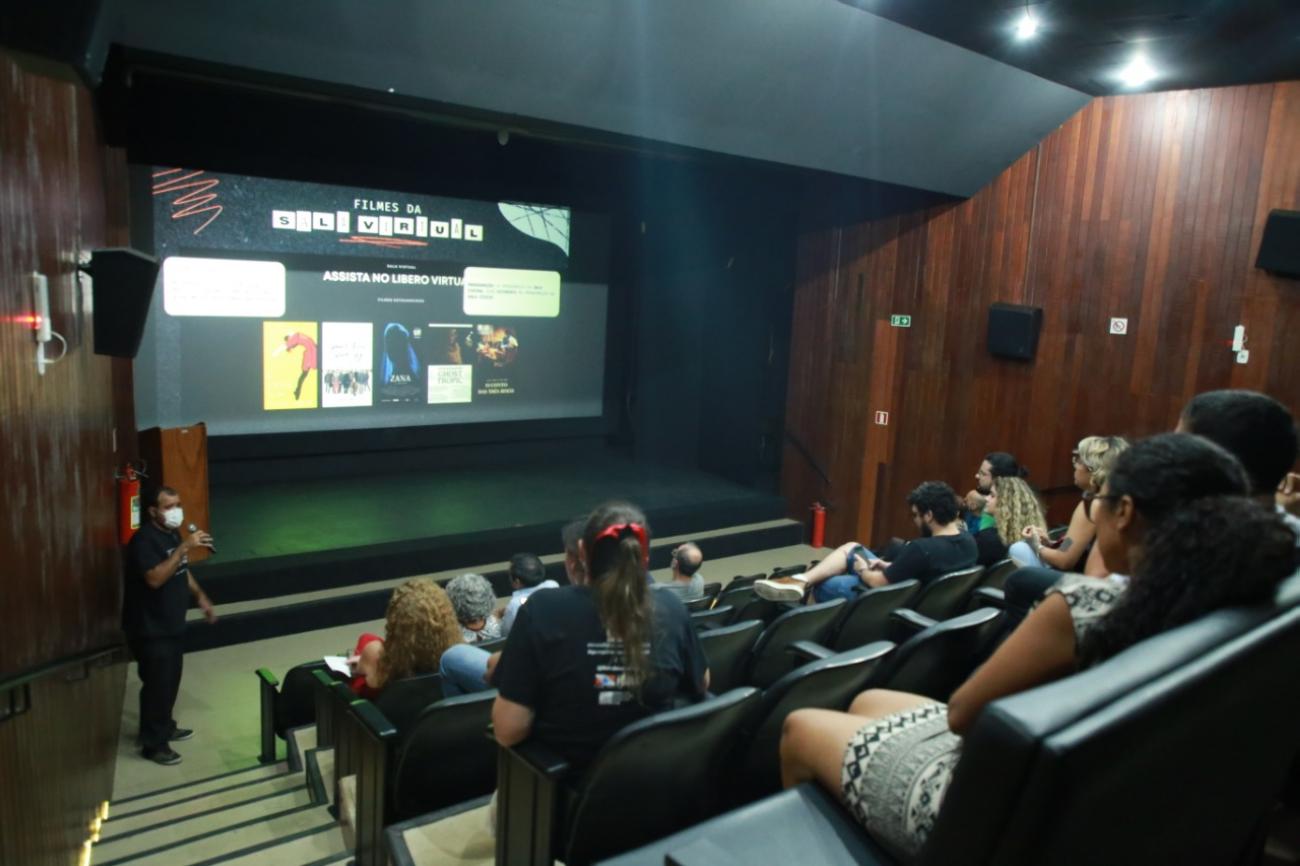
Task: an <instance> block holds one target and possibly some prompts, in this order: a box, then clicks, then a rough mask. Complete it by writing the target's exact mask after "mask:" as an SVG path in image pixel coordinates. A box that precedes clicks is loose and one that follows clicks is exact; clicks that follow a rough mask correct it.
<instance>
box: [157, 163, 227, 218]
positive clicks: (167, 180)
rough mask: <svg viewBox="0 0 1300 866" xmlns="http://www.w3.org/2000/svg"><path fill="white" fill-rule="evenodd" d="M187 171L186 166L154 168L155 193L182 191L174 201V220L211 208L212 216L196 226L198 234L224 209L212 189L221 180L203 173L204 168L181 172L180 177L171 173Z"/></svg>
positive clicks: (172, 203)
mask: <svg viewBox="0 0 1300 866" xmlns="http://www.w3.org/2000/svg"><path fill="white" fill-rule="evenodd" d="M184 171H186V170H185V169H183V168H165V169H162V170H161V171H155V172H154V173H153V194H154V195H169V194H172V193H182V194H181V195H177V196H176V197H175V198H173V199H172V201H171V205H172V208H173V210H172V219H174V220H180V219H185V218H186V217H192V216H200V215H201V214H205V213H209V212H211V213H212V216H210V217H208V218H207V219H206V220H204V221H203V222H202V223H201V224H200V225H199V227H198V228H196V229H195V230H194V232H193V234H198V233H199V232H201V231H203V230H204V229H205V228H207V227H208V226H210V225H212V221H213V220H215V219H216V218H217V217H219V216H221V212H222V211H223V210H225V207H224V206H223V205H220V204H217V203H216V201H217V193H215V192H212V190H213V189H215V188H216V187H217V185H218V184H220V183H221V181H220V179H218V178H215V177H204V176H203V175H204V171H203V170H202V169H200V170H198V171H191V172H188V173H186V174H180V176H179V177H172V176H171V175H177V174H178V173H180V172H184ZM185 190H190V192H184V191H185Z"/></svg>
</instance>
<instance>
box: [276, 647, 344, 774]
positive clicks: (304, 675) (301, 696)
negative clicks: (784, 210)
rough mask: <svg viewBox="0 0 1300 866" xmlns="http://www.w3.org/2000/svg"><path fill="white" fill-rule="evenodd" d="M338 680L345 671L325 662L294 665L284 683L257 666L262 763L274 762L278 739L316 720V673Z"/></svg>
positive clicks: (341, 680)
mask: <svg viewBox="0 0 1300 866" xmlns="http://www.w3.org/2000/svg"><path fill="white" fill-rule="evenodd" d="M317 671H321V672H323V673H324V675H325V676H328V677H330V678H331V679H333V680H337V681H339V682H343V681H345V678H344V677H343V675H342V674H339V673H336V672H334V671H332V670H330V669H329V667H328V666H327V665H326V664H325V662H323V661H319V660H317V661H311V662H304V663H303V664H300V665H294V666H293V667H291V668H289V670H288V671H286V672H285V674H284V682H283V683H281V682H278V681H277V680H276V678H275V675H274V674H272V673H271V672H270V671H269V670H268V669H266V668H258V670H257V681H258V689H259V692H260V695H261V747H262V751H261V755H260V756H259V760H261V761H262V763H264V764H266V763H272V762H274V761H275V757H276V749H275V738H276V737H279V738H280V739H282V740H283V739H285V738H286V737H287V736H288V732H289V731H290V730H292V729H293V728H297V727H301V726H303V725H310V724H313V723H314V722H315V721H316V672H317Z"/></svg>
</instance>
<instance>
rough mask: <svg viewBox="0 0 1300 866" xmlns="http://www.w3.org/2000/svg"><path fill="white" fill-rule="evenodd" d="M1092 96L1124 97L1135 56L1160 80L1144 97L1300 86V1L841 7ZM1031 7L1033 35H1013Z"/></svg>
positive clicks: (865, 1)
mask: <svg viewBox="0 0 1300 866" xmlns="http://www.w3.org/2000/svg"><path fill="white" fill-rule="evenodd" d="M840 2H841V3H844V4H846V5H849V6H854V7H856V8H858V9H862V10H865V11H867V12H871V13H873V14H875V15H879V16H880V17H882V18H888V19H889V20H891V21H894V22H897V23H899V24H902V25H904V26H906V27H911V28H913V29H915V30H919V31H921V32H922V33H926V34H928V35H930V36H934V37H937V38H939V39H943V40H944V41H946V42H952V43H953V44H956V45H960V46H962V47H963V48H968V49H970V50H971V51H974V52H977V53H979V54H983V55H985V56H987V57H991V58H993V59H995V60H1000V61H1002V62H1003V63H1007V64H1010V65H1011V66H1016V67H1019V68H1020V69H1023V70H1025V71H1026V72H1032V73H1034V74H1035V75H1039V76H1042V77H1043V78H1046V79H1049V80H1051V81H1055V82H1057V83H1059V84H1064V85H1066V86H1067V87H1072V88H1074V89H1076V90H1081V91H1083V92H1085V93H1090V94H1093V95H1094V96H1098V95H1105V94H1112V93H1125V92H1129V90H1128V88H1126V87H1125V86H1124V85H1123V84H1121V83H1120V81H1119V77H1118V75H1117V73H1118V70H1120V69H1121V68H1122V67H1124V66H1125V65H1126V64H1127V63H1128V62H1129V60H1130V59H1131V58H1132V56H1133V54H1134V53H1135V52H1136V51H1138V50H1139V49H1140V50H1141V51H1142V52H1144V53H1145V54H1146V56H1147V58H1148V61H1149V62H1150V64H1151V65H1152V66H1154V67H1155V68H1156V70H1157V71H1158V72H1159V74H1158V76H1157V77H1156V78H1155V79H1153V80H1152V81H1151V82H1150V83H1148V84H1147V85H1145V86H1143V87H1140V88H1137V89H1138V90H1141V91H1152V90H1182V89H1185V88H1194V87H1223V86H1227V85H1231V84H1251V83H1256V82H1263V81H1283V80H1289V79H1296V78H1300V0H1127V2H1126V0H1041V2H1030V3H1028V4H1026V3H1025V2H1022V0H840ZM1026 5H1028V7H1029V9H1030V10H1031V11H1032V13H1033V14H1034V16H1035V17H1036V18H1037V19H1038V21H1039V22H1040V28H1039V31H1038V33H1037V35H1036V36H1035V37H1034V38H1032V39H1028V40H1018V39H1017V38H1016V36H1015V35H1014V32H1013V28H1014V23H1015V21H1016V19H1017V18H1019V17H1020V15H1021V14H1022V13H1023V11H1024V10H1025V8H1026Z"/></svg>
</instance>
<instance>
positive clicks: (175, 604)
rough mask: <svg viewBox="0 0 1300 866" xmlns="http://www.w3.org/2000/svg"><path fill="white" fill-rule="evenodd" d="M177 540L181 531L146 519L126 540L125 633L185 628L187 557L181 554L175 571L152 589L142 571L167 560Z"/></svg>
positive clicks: (163, 633) (170, 632)
mask: <svg viewBox="0 0 1300 866" xmlns="http://www.w3.org/2000/svg"><path fill="white" fill-rule="evenodd" d="M180 543H181V536H180V533H178V532H168V531H167V530H165V529H159V528H158V527H157V526H156V525H155V524H154V523H153V522H149V523H145V524H143V525H142V526H141V527H140V528H139V529H138V530H136V533H135V535H134V536H132V537H131V541H130V542H129V543H128V544H127V546H126V589H125V593H124V595H125V598H124V599H123V601H122V629H123V631H125V632H126V634H127V636H128V637H132V638H141V637H176V636H177V635H179V634H181V633H182V632H183V631H185V611H186V609H187V608H188V607H189V604H190V590H189V577H190V569H189V560H188V558H187V557H183V558H182V559H181V564H180V567H179V568H177V569H176V573H175V574H173V575H172V576H171V577H169V578H167V581H166V582H165V583H164V584H163V585H162V586H160V587H158V588H157V589H151V588H150V587H149V584H148V583H146V582H145V579H144V575H145V572H146V571H149V570H150V569H152V568H154V567H155V566H156V565H158V564H159V563H161V562H164V561H166V559H167V558H168V557H169V556H171V555H172V551H173V550H175V549H176V548H177V547H179V546H180Z"/></svg>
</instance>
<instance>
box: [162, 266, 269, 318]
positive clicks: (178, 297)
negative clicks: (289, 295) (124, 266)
mask: <svg viewBox="0 0 1300 866" xmlns="http://www.w3.org/2000/svg"><path fill="white" fill-rule="evenodd" d="M162 273H163V309H164V310H166V311H167V315H169V316H240V317H248V318H254V319H278V318H280V317H281V316H283V315H284V281H285V271H284V265H282V264H280V263H279V262H259V261H248V260H243V259H200V258H191V257H188V256H169V257H167V258H166V259H164V260H163V266H162Z"/></svg>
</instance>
